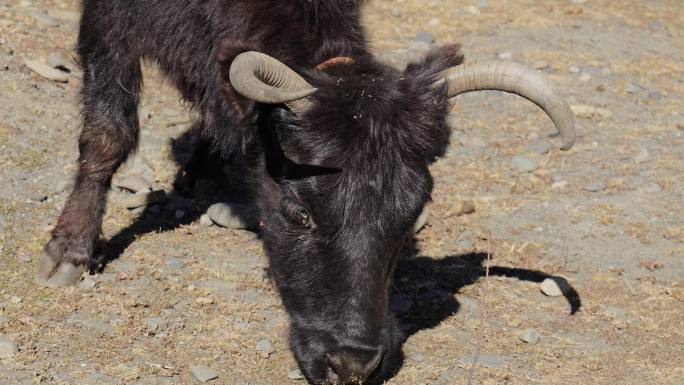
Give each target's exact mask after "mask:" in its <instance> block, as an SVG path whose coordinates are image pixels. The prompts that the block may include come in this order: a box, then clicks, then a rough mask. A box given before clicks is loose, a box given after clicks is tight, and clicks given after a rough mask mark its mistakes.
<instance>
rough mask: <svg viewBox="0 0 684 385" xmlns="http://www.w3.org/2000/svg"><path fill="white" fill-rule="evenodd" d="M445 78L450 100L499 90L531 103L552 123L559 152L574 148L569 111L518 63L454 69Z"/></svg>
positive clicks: (538, 77) (535, 75) (551, 89)
mask: <svg viewBox="0 0 684 385" xmlns="http://www.w3.org/2000/svg"><path fill="white" fill-rule="evenodd" d="M444 76H445V79H446V81H447V82H448V84H449V88H448V93H449V97H454V96H456V95H459V94H463V93H466V92H471V91H480V90H498V91H505V92H511V93H514V94H517V95H520V96H522V97H524V98H526V99H528V100H530V101H531V102H533V103H534V104H536V105H538V106H539V107H541V108H542V109H543V110H544V111H545V112H546V113H547V114H548V115H549V117H550V118H551V120H553V123H554V124H555V125H556V128H557V129H558V132H559V133H560V136H561V139H562V140H563V145H562V146H561V150H569V149H570V148H572V146H573V145H574V144H575V138H576V134H575V119H574V116H573V114H572V111H571V110H570V107H568V105H567V103H566V102H565V101H564V100H563V99H562V98H561V97H560V96H559V94H558V92H557V91H556V90H555V88H554V87H553V86H552V85H551V83H549V82H548V81H547V80H546V79H544V77H542V76H541V75H540V74H539V73H538V72H537V71H534V70H531V69H529V68H527V67H525V66H523V65H520V64H517V63H510V62H486V63H478V64H464V65H460V66H457V67H453V68H450V69H448V70H446V71H444ZM442 82H443V80H440V81H438V82H436V83H435V85H436V86H437V85H441V84H442Z"/></svg>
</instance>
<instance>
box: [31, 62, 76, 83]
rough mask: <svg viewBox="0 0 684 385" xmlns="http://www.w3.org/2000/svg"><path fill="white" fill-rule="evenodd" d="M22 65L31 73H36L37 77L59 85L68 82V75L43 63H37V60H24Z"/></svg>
mask: <svg viewBox="0 0 684 385" xmlns="http://www.w3.org/2000/svg"><path fill="white" fill-rule="evenodd" d="M24 64H25V65H26V67H28V68H30V69H31V70H32V71H33V72H35V73H37V74H38V75H40V76H42V77H44V78H46V79H50V80H54V81H56V82H61V83H66V82H68V81H69V75H68V74H66V73H64V72H62V71H60V70H56V69H54V68H52V67H50V66H49V65H48V64H45V63H43V62H39V61H37V60H24Z"/></svg>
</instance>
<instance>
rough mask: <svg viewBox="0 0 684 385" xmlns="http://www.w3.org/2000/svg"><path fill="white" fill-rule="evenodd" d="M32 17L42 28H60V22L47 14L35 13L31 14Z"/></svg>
mask: <svg viewBox="0 0 684 385" xmlns="http://www.w3.org/2000/svg"><path fill="white" fill-rule="evenodd" d="M31 16H33V18H34V19H35V20H36V24H38V25H39V26H42V27H57V26H59V20H57V19H55V18H54V17H52V16H49V15H48V14H46V13H43V12H38V11H34V12H31Z"/></svg>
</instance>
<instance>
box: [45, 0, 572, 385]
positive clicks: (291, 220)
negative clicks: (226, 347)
mask: <svg viewBox="0 0 684 385" xmlns="http://www.w3.org/2000/svg"><path fill="white" fill-rule="evenodd" d="M360 3H361V1H360V0H325V1H324V0H251V1H240V0H125V1H105V0H83V2H82V17H81V21H80V30H79V37H78V43H77V52H78V57H79V60H80V66H81V67H82V70H83V85H82V93H81V94H82V105H83V108H82V116H83V129H82V133H81V135H80V138H79V158H78V171H77V175H76V178H75V183H74V188H73V191H72V192H71V194H70V196H69V198H68V200H67V202H66V204H65V207H64V209H63V212H62V214H61V215H60V217H59V220H58V221H57V224H56V226H55V228H54V229H53V230H52V233H51V239H50V240H49V242H48V243H47V244H46V246H45V256H44V258H43V261H42V263H41V265H40V266H39V268H38V270H37V272H36V280H37V282H38V283H39V284H42V285H45V286H48V287H60V286H68V285H73V284H75V283H76V282H77V281H78V280H79V279H80V277H81V275H82V274H83V272H84V271H85V270H86V269H88V268H90V267H92V265H93V263H95V261H96V258H95V256H94V253H95V245H96V242H97V240H98V237H99V234H100V232H101V224H102V217H103V213H104V211H105V205H106V193H107V191H108V189H109V188H110V183H111V181H112V175H113V174H114V173H115V172H116V170H117V168H118V167H119V166H120V165H121V164H122V162H124V161H125V160H126V159H127V157H128V156H129V154H131V152H133V151H134V150H135V149H136V146H137V144H138V136H139V131H140V129H139V123H138V116H137V110H138V103H139V100H140V91H141V88H142V80H143V79H142V73H141V61H143V60H146V61H150V62H155V63H157V64H158V65H159V67H160V68H161V71H162V72H163V73H164V74H165V75H166V77H167V78H168V79H169V80H170V81H171V82H172V83H173V84H174V85H175V87H177V89H178V90H179V91H180V93H181V95H182V97H183V98H184V99H185V100H186V101H188V102H189V104H190V105H192V108H194V109H195V110H196V111H197V112H198V116H199V121H198V123H197V127H198V128H197V135H198V137H199V138H200V144H202V143H205V144H206V145H199V146H198V147H197V149H196V151H195V154H194V155H193V157H199V158H200V159H202V157H204V158H208V157H209V158H211V157H214V158H225V157H228V156H230V154H242V156H244V157H245V159H247V160H246V162H247V164H248V165H249V167H248V170H249V171H248V173H249V175H248V177H249V179H250V181H251V183H253V185H254V186H255V191H254V194H255V201H256V202H257V205H258V208H259V210H260V213H261V218H263V221H262V222H263V226H262V229H261V233H262V239H263V243H264V246H265V250H266V253H267V255H268V258H269V263H270V270H271V272H272V275H273V279H274V282H275V285H276V287H277V290H278V292H279V294H280V296H281V298H282V302H283V304H284V306H285V308H286V310H287V313H288V315H289V319H290V346H291V350H292V352H293V353H294V356H295V358H296V360H297V362H298V364H299V366H300V368H301V370H302V372H303V374H304V376H305V377H306V379H307V380H308V381H309V382H310V383H322V384H354V383H364V382H365V383H368V382H373V381H377V379H379V378H383V376H384V375H385V373H387V371H388V370H389V366H390V364H389V362H390V357H392V356H393V354H396V352H397V350H400V349H401V346H400V343H399V341H400V340H401V333H400V331H399V328H398V326H397V323H396V322H395V320H394V318H393V315H392V314H391V312H390V310H389V308H388V307H389V305H388V296H389V290H390V286H391V278H392V273H393V270H394V268H395V265H396V263H397V255H398V252H399V250H400V249H401V247H402V243H403V241H404V240H405V239H406V238H407V235H408V234H410V233H411V230H412V226H413V224H414V222H415V221H416V219H417V218H418V216H419V215H420V214H421V211H422V210H423V208H424V207H425V205H426V203H428V201H429V200H430V199H431V191H432V187H433V180H432V177H431V175H430V171H429V169H428V166H429V165H430V164H431V163H432V162H434V161H435V160H436V159H438V158H439V157H440V156H442V155H444V153H445V151H446V149H447V146H448V144H449V136H450V128H449V126H448V125H447V117H448V114H449V111H450V106H451V104H450V103H451V99H452V98H453V97H455V96H456V95H459V94H462V93H465V92H470V91H477V90H485V89H488V90H501V91H506V92H512V93H516V94H518V95H521V96H523V97H525V98H527V99H529V100H531V101H532V102H534V103H536V104H537V105H539V106H540V107H541V108H542V109H544V110H545V111H546V113H547V114H548V115H549V116H550V117H551V119H552V120H553V122H554V123H555V125H556V127H557V128H558V130H559V132H560V135H561V138H562V141H563V145H562V149H569V148H570V147H572V145H573V143H574V141H575V133H574V122H573V117H572V113H571V112H570V110H569V108H568V106H567V104H566V103H565V102H564V101H563V100H562V99H561V98H560V97H559V96H558V93H557V92H556V91H555V90H554V88H553V87H552V86H551V85H550V84H549V83H548V82H546V81H545V80H544V79H543V78H542V77H541V76H540V75H539V74H538V73H537V72H535V71H532V70H529V69H527V68H525V67H523V66H521V65H518V64H514V63H508V62H487V63H480V64H477V63H476V64H463V54H462V53H461V50H460V48H459V46H458V45H456V44H450V45H445V46H442V47H439V48H436V49H433V50H432V51H431V52H430V53H428V54H427V55H426V57H425V58H424V59H423V60H421V61H418V62H415V63H412V64H409V65H408V66H407V67H406V68H405V69H403V70H399V69H396V68H394V67H391V66H389V65H386V64H383V63H382V62H380V61H379V60H377V59H376V58H375V57H374V56H373V55H372V53H371V52H370V50H369V48H368V44H367V41H366V39H365V34H364V31H363V28H362V26H361V21H360V8H361V4H360Z"/></svg>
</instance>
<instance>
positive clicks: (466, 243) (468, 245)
mask: <svg viewBox="0 0 684 385" xmlns="http://www.w3.org/2000/svg"><path fill="white" fill-rule="evenodd" d="M458 247H459V249H461V250H472V249H473V248H475V244H473V241H471V240H470V239H462V240H460V241H458Z"/></svg>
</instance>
